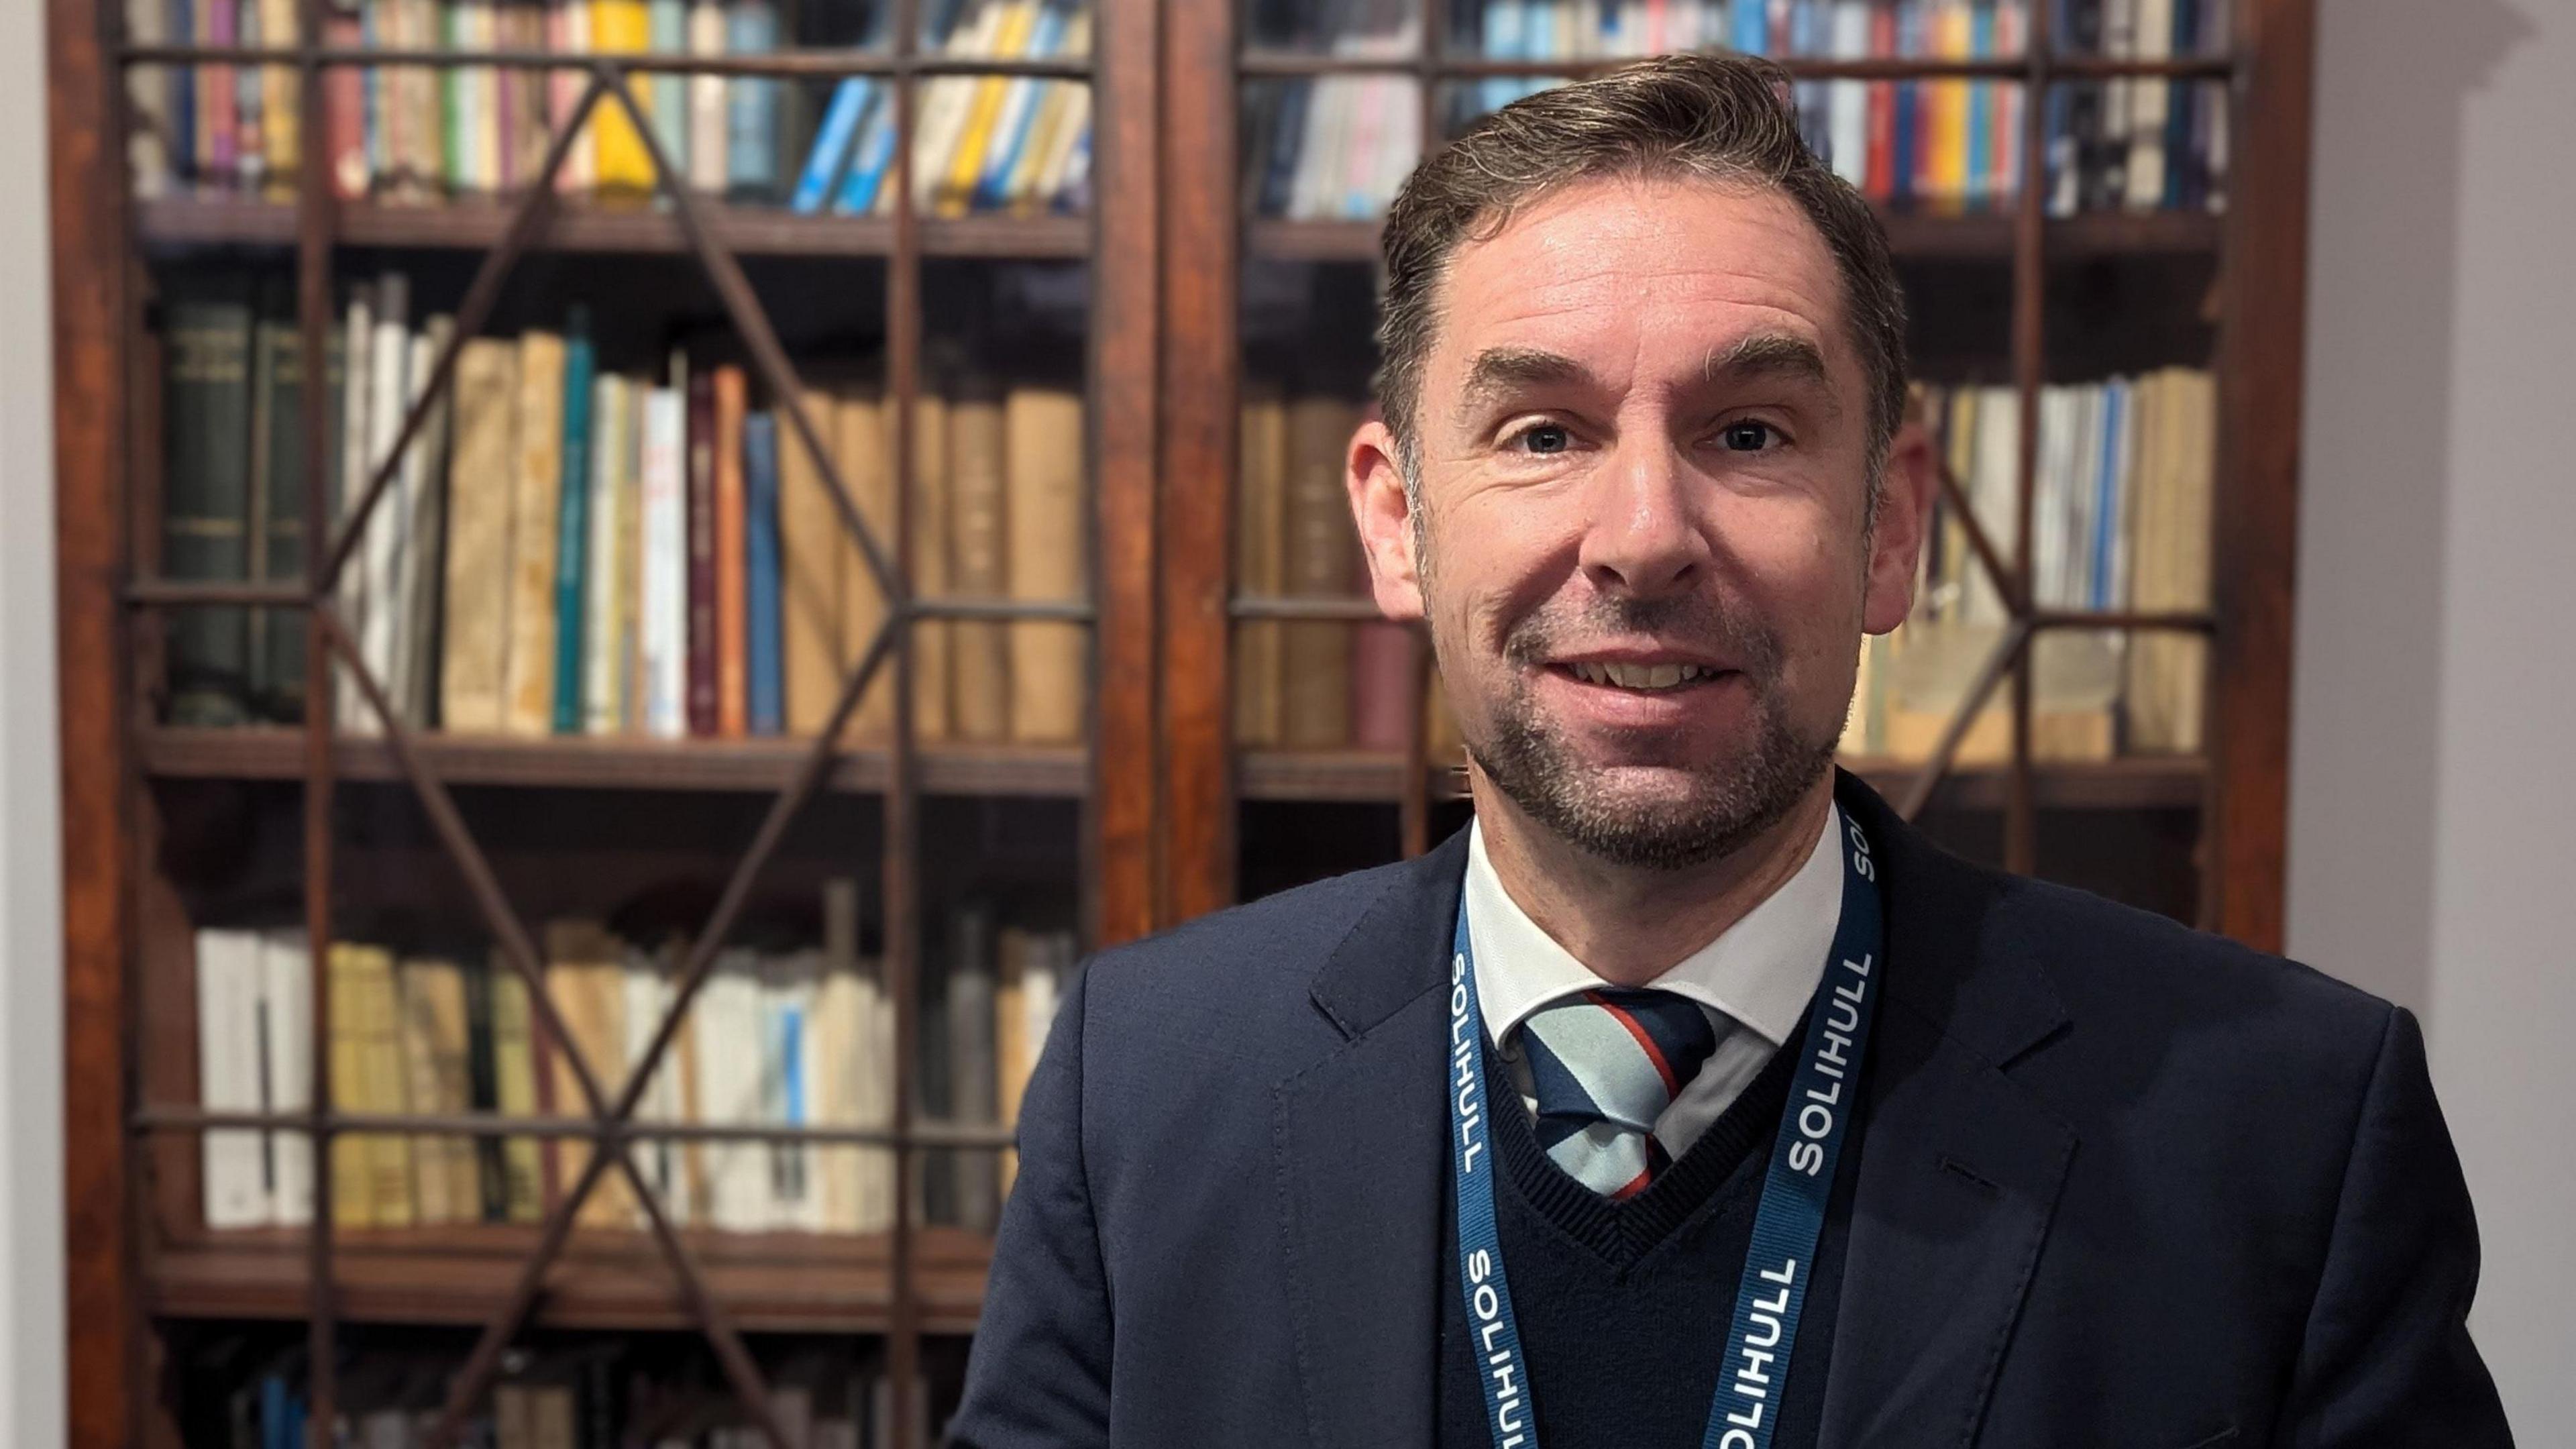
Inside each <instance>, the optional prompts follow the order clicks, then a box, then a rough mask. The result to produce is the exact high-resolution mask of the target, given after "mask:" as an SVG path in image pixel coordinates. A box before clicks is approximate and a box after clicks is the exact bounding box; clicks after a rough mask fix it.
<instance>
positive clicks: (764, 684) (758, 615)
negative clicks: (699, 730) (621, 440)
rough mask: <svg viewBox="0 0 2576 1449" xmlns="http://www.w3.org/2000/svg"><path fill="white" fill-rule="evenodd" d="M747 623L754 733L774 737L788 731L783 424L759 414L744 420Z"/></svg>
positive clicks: (745, 651)
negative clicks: (781, 557)
mask: <svg viewBox="0 0 2576 1449" xmlns="http://www.w3.org/2000/svg"><path fill="white" fill-rule="evenodd" d="M742 492H743V498H742V502H743V552H744V554H745V555H746V556H745V558H744V560H743V564H744V568H743V575H742V577H743V592H744V593H745V594H746V595H748V598H747V599H746V603H747V604H748V605H749V607H748V608H747V609H745V611H744V614H745V619H744V623H745V625H746V627H747V628H748V629H749V630H750V632H751V637H750V638H749V639H747V640H745V641H744V644H745V646H746V647H745V648H744V650H743V659H744V661H745V663H747V664H748V665H749V666H750V668H749V670H748V673H749V674H750V676H751V678H750V684H751V700H750V704H751V711H750V713H751V732H752V733H753V734H756V735H774V734H778V733H780V732H782V731H784V730H785V729H786V727H787V681H786V676H785V671H784V663H785V659H784V656H785V641H784V640H783V639H782V638H781V637H780V632H779V608H778V579H779V574H778V419H777V417H776V416H775V415H773V414H770V413H753V414H751V415H750V416H749V417H746V418H744V419H743V420H742Z"/></svg>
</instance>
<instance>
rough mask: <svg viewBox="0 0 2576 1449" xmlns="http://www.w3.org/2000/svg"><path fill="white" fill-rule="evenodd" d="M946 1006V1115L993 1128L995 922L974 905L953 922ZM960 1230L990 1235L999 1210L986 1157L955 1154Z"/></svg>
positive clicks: (993, 1168)
mask: <svg viewBox="0 0 2576 1449" xmlns="http://www.w3.org/2000/svg"><path fill="white" fill-rule="evenodd" d="M949 927H950V930H949V954H948V960H947V979H946V987H947V992H946V1005H947V1029H948V1048H949V1049H948V1051H947V1053H946V1056H947V1062H946V1065H947V1068H948V1080H949V1091H948V1113H949V1116H950V1118H951V1120H953V1121H956V1122H958V1123H960V1124H964V1125H972V1126H989V1125H992V1124H993V1123H994V1122H995V1121H996V1119H997V1117H998V1114H999V1111H1000V1084H999V1077H998V1075H997V1072H998V1069H997V1065H996V1062H995V1055H994V1053H995V1042H994V1030H995V1022H994V1016H993V1002H994V982H993V947H994V929H993V918H992V916H991V914H990V912H989V910H988V909H987V908H985V907H982V906H974V905H970V906H968V907H966V908H964V909H962V910H960V911H958V913H957V914H956V915H955V916H954V917H952V918H951V920H950V922H949ZM950 1170H951V1172H952V1173H953V1174H954V1178H955V1182H956V1193H957V1200H956V1222H957V1226H959V1227H961V1228H964V1229H966V1230H967V1231H969V1232H976V1233H989V1232H991V1231H992V1230H993V1224H994V1220H995V1218H996V1217H997V1216H998V1214H999V1212H1000V1209H1001V1175H1000V1166H999V1164H998V1163H996V1162H995V1161H994V1158H993V1155H992V1154H990V1153H986V1152H970V1151H961V1152H958V1153H956V1154H954V1160H953V1161H952V1163H951V1169H950Z"/></svg>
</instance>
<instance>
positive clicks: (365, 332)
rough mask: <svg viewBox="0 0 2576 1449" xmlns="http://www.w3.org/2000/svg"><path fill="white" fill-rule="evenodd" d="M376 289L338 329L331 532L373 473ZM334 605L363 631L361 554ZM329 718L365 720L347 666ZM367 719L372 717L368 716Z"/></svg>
mask: <svg viewBox="0 0 2576 1449" xmlns="http://www.w3.org/2000/svg"><path fill="white" fill-rule="evenodd" d="M375 290H376V289H375V288H374V287H372V286H368V285H365V284H363V283H362V284H360V285H358V286H355V287H352V288H351V289H350V295H349V303H348V308H347V311H346V314H345V316H346V320H345V322H344V323H343V324H342V327H341V333H340V336H341V343H340V346H341V353H342V361H343V363H344V367H343V370H342V373H341V395H340V414H341V422H340V469H339V486H338V487H337V488H336V489H334V490H333V492H332V497H331V510H330V514H331V523H332V527H333V529H334V531H335V534H336V532H337V531H338V530H340V529H343V528H345V527H347V525H348V515H349V510H350V508H351V507H352V506H353V505H354V504H355V502H356V499H355V498H354V496H353V495H354V494H356V493H357V492H358V490H360V489H361V488H363V487H365V486H366V483H367V481H368V479H369V478H370V477H371V476H372V474H373V468H372V467H371V462H372V459H373V456H374V455H373V454H372V453H371V452H370V451H369V445H370V440H371V435H370V432H369V425H368V413H369V411H370V403H371V399H372V397H373V395H374V392H375V387H374V379H373V378H372V377H371V375H370V374H372V373H373V371H374V370H375V352H376V346H375V330H376V324H375V308H376V297H375ZM336 602H337V603H338V605H339V608H340V618H341V622H342V624H343V625H344V626H345V627H346V628H347V629H348V630H349V631H350V632H351V634H352V637H353V638H354V637H357V636H359V635H361V634H362V633H363V631H364V628H365V624H366V617H367V569H366V565H365V563H364V562H363V561H362V557H361V554H359V553H352V554H351V555H350V556H349V559H348V565H347V567H345V568H343V569H342V570H341V571H340V582H339V592H338V595H337V598H336ZM332 715H333V718H335V719H339V720H356V719H359V718H360V717H361V716H367V715H368V710H367V705H366V700H365V698H364V696H363V695H362V694H361V693H360V691H359V689H358V682H357V677H356V676H355V675H354V674H352V673H351V672H350V671H349V670H348V669H347V668H346V667H339V668H335V669H334V670H333V671H332ZM370 717H371V716H370Z"/></svg>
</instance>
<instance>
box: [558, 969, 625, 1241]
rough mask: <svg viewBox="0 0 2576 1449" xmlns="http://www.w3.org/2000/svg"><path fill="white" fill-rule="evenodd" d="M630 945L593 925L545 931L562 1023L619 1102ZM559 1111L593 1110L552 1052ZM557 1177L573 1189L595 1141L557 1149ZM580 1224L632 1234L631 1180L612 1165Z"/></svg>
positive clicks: (565, 1059) (607, 1093) (568, 1141)
mask: <svg viewBox="0 0 2576 1449" xmlns="http://www.w3.org/2000/svg"><path fill="white" fill-rule="evenodd" d="M624 958H625V947H624V946H623V944H622V943H620V942H619V941H618V940H617V938H616V937H614V936H611V935H610V934H608V932H607V931H606V930H605V929H603V928H602V927H600V926H598V925H596V924H594V923H592V922H588V921H555V922H551V923H549V924H548V925H547V927H546V992H547V994H548V995H549V996H550V997H551V998H552V999H553V1001H554V1004H555V1010H557V1011H559V1012H561V1013H562V1014H563V1018H564V1029H565V1030H566V1031H567V1032H569V1033H571V1036H572V1040H573V1043H574V1044H575V1045H576V1046H577V1047H578V1048H579V1049H580V1052H581V1056H582V1060H583V1061H584V1062H585V1063H587V1064H588V1065H589V1067H590V1072H591V1076H592V1079H593V1080H595V1081H596V1082H597V1083H598V1084H599V1090H600V1093H601V1095H602V1096H604V1097H608V1098H614V1097H615V1096H616V1094H617V1092H618V1090H619V1088H620V1087H622V1086H623V1085H624V1084H625V1080H626V978H625V964H624ZM553 1067H554V1073H553V1076H554V1081H553V1087H554V1110H555V1112H556V1113H557V1115H560V1116H567V1117H574V1116H581V1115H583V1114H585V1113H587V1112H589V1110H590V1104H589V1101H588V1100H587V1099H586V1098H584V1097H583V1096H582V1092H581V1078H580V1076H579V1074H578V1073H576V1072H575V1071H574V1070H573V1064H572V1059H571V1057H570V1056H568V1055H567V1054H566V1053H564V1052H563V1051H561V1050H557V1051H556V1052H554V1053H553ZM555 1153H556V1156H555V1171H556V1175H557V1178H558V1180H559V1181H560V1182H561V1183H562V1185H563V1190H564V1191H565V1192H570V1191H572V1188H573V1185H574V1184H575V1183H577V1182H578V1181H580V1179H581V1174H582V1172H583V1171H584V1170H585V1169H587V1168H588V1167H589V1166H590V1153H591V1145H590V1143H588V1142H586V1141H584V1140H582V1139H580V1138H565V1139H564V1140H563V1141H561V1142H559V1143H557V1144H556V1148H555ZM574 1221H575V1222H576V1223H577V1224H578V1225H579V1226H581V1227H585V1228H626V1227H632V1226H634V1225H635V1223H636V1221H637V1217H636V1207H635V1196H634V1192H633V1189H632V1187H631V1186H630V1185H629V1184H628V1182H627V1181H626V1174H625V1173H624V1171H622V1170H621V1169H619V1168H617V1167H615V1166H614V1165H613V1164H612V1165H611V1167H610V1168H609V1170H608V1171H607V1172H606V1173H603V1174H602V1175H601V1177H600V1180H599V1185H598V1186H597V1187H595V1188H592V1189H591V1192H590V1196H589V1198H588V1199H587V1200H585V1201H584V1202H583V1203H582V1205H581V1211H580V1213H579V1214H578V1215H577V1216H576V1217H575V1218H574Z"/></svg>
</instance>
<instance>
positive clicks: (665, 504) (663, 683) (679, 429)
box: [636, 387, 689, 740]
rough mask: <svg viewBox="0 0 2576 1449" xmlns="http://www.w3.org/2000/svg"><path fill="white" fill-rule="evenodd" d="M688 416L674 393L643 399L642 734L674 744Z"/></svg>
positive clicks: (684, 668) (683, 730)
mask: <svg viewBox="0 0 2576 1449" xmlns="http://www.w3.org/2000/svg"><path fill="white" fill-rule="evenodd" d="M687 416H688V410H687V405H686V403H685V401H684V400H683V399H682V397H681V395H680V390H679V389H678V388H675V387H657V388H654V389H653V390H652V391H650V392H648V393H647V394H645V397H644V426H643V435H644V446H643V454H642V457H641V459H640V460H639V467H638V471H639V472H640V473H641V474H642V475H643V480H642V481H643V488H642V494H641V496H642V507H643V511H644V517H643V527H642V528H641V529H639V530H638V535H639V544H638V551H639V552H640V553H641V554H642V557H641V558H639V559H638V560H637V561H636V563H637V568H638V569H639V570H640V571H641V574H642V578H641V579H640V580H639V581H638V584H637V588H636V598H637V601H638V607H639V609H640V610H641V612H642V616H643V617H642V618H641V619H639V620H638V621H637V628H636V653H637V654H638V656H639V658H640V662H639V664H638V668H639V669H640V670H641V672H642V674H643V681H642V689H641V693H642V695H643V700H644V709H643V715H644V732H645V733H646V734H648V735H651V736H653V737H654V738H656V739H666V740H676V739H679V738H680V737H682V736H683V735H685V734H687V733H688V712H687V704H688V687H689V538H688V532H689V530H688V498H687V480H686V477H685V474H686V470H687V461H688V460H687V454H686V450H687V437H686V434H687Z"/></svg>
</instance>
